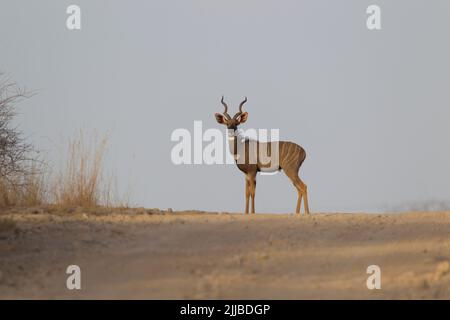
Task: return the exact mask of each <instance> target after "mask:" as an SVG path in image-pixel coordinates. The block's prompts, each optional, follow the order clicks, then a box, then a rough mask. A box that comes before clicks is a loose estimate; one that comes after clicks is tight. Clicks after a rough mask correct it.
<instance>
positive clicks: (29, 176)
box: [0, 162, 46, 207]
mask: <svg viewBox="0 0 450 320" xmlns="http://www.w3.org/2000/svg"><path fill="white" fill-rule="evenodd" d="M44 176H45V174H44V170H43V164H42V163H41V162H34V163H33V164H32V165H30V166H29V168H26V169H25V170H24V171H22V172H20V174H18V175H16V176H14V177H10V178H9V179H8V180H6V179H0V207H7V206H36V205H41V204H43V203H44V202H45V199H46V187H45V179H44Z"/></svg>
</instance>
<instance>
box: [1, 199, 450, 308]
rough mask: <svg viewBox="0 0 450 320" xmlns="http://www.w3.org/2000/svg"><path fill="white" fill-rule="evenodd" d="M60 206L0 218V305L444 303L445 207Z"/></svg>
mask: <svg viewBox="0 0 450 320" xmlns="http://www.w3.org/2000/svg"><path fill="white" fill-rule="evenodd" d="M65 211H66V212H62V211H61V210H58V209H52V208H37V209H14V210H9V211H4V212H2V213H0V298H2V299H5V298H14V299H15V298H32V299H35V298H39V299H41V298H44V299H47V298H51V299H53V298H64V299H71V298H77V299H79V298H95V299H103V298H126V299H132V298H143V299H166V298H175V299H185V298H189V299H190V298H194V299H197V298H207V299H209V298H211V299H214V298H219V299H222V298H232V299H240V298H245V299H259V298H264V299H265V298H269V299H270V298H271V299H305V298H306V299H330V298H337V299H348V298H350V299H359V298H362V299H380V298H381V299H385V298H388V299H400V298H406V299H409V298H419V299H436V298H446V299H450V266H449V262H450V213H449V212H438V213H404V214H383V215H377V214H329V213H327V214H311V215H310V216H300V217H298V216H293V215H260V214H256V215H253V216H244V215H242V214H214V213H201V212H183V213H181V212H180V213H179V212H162V211H159V210H144V209H138V210H127V211H114V212H112V213H111V212H108V210H101V211H103V212H98V210H97V211H91V212H89V211H86V210H82V209H73V210H65ZM67 211H68V212H67ZM72 264H76V265H79V266H80V267H81V272H82V280H81V282H82V290H80V291H69V290H67V289H66V278H67V276H68V275H66V273H65V271H66V267H67V266H68V265H72ZM373 264H375V265H379V266H380V267H381V272H382V280H381V282H382V288H381V290H368V289H367V287H366V279H367V277H368V276H369V275H367V274H366V268H367V266H369V265H373Z"/></svg>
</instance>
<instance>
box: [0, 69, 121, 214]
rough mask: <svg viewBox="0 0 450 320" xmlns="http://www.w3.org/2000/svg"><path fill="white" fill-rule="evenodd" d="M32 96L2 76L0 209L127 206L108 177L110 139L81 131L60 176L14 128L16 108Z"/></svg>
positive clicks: (72, 143) (75, 139) (0, 107)
mask: <svg viewBox="0 0 450 320" xmlns="http://www.w3.org/2000/svg"><path fill="white" fill-rule="evenodd" d="M30 96H31V94H30V93H28V92H27V91H26V90H25V89H22V88H20V87H19V86H18V85H17V84H16V83H14V82H12V81H11V80H10V79H9V78H7V77H4V76H3V75H2V74H0V208H5V207H12V206H38V205H43V204H52V205H57V206H61V207H68V206H72V207H73V206H80V207H96V206H100V205H103V206H112V205H115V206H123V204H122V203H119V200H118V197H117V193H116V192H114V191H115V189H114V186H115V185H114V184H113V183H112V182H113V181H114V179H113V178H109V179H107V178H106V176H105V172H104V156H105V152H106V147H107V138H106V137H103V138H100V139H99V138H98V135H96V134H94V135H89V136H90V137H94V138H93V139H92V140H91V141H88V140H87V139H86V136H87V135H85V134H84V133H83V132H82V131H80V133H79V134H78V135H76V136H75V138H73V139H72V140H70V141H69V143H68V152H67V155H66V156H64V158H65V160H64V164H63V165H62V166H61V168H60V169H58V170H52V169H51V168H52V166H51V165H50V164H49V163H48V161H46V160H45V159H42V158H41V157H39V153H38V152H36V150H35V149H34V148H33V147H32V146H31V145H30V144H28V143H27V142H26V141H25V139H24V138H23V135H22V132H21V131H19V130H18V128H17V127H16V126H15V125H13V123H12V122H13V120H14V117H15V115H16V111H15V108H16V105H17V103H19V102H20V101H21V100H22V99H24V98H28V97H30Z"/></svg>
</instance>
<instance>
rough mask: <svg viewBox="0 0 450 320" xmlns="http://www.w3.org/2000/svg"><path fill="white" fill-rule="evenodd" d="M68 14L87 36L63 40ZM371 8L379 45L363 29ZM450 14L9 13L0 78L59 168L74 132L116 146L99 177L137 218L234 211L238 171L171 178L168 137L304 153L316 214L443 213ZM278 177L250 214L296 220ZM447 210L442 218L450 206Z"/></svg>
mask: <svg viewBox="0 0 450 320" xmlns="http://www.w3.org/2000/svg"><path fill="white" fill-rule="evenodd" d="M70 4H77V5H79V6H80V7H81V12H82V29H81V30H78V31H69V30H67V28H66V24H65V22H66V18H67V14H66V8H67V6H68V5H70ZM370 4H377V5H379V6H380V7H381V19H382V30H378V31H369V30H368V29H367V28H366V18H367V14H366V8H367V7H368V6H369V5H370ZM449 30H450V2H449V1H448V0H442V1H438V0H435V1H412V0H403V1H401V0H397V1H374V0H372V1H362V0H354V1H334V0H328V1H318V0H309V1H299V0H295V1H294V0H292V1H275V0H273V1H263V0H253V1H237V0H232V1H229V0H228V1H211V0H202V1H188V0H180V1H167V0H164V1H162V0H161V1H151V0H150V1H144V0H141V1H137V0H133V1H130V0H127V1H125V0H123V1H112V0H96V1H87V0H85V1H81V0H76V1H61V0H52V1H49V0H40V1H22V0H20V1H18V0H2V1H1V6H0V39H1V47H0V70H2V71H4V72H6V73H7V74H8V75H10V76H11V77H12V78H13V79H14V80H16V81H17V82H18V83H19V84H21V85H23V86H26V87H27V88H29V89H32V90H36V91H37V92H38V94H37V95H36V96H34V97H33V98H32V99H29V100H27V101H25V102H23V103H21V104H20V110H21V112H22V114H21V115H20V118H19V120H20V125H21V128H22V129H23V130H24V131H25V133H26V134H27V135H29V136H30V139H32V141H34V142H35V143H36V144H37V146H38V147H39V148H41V149H43V150H49V156H50V157H51V158H52V160H54V159H56V155H55V152H54V150H55V148H56V147H57V146H61V141H64V139H66V138H67V137H70V136H73V135H74V133H76V131H77V130H78V129H80V128H85V129H86V130H88V131H89V130H93V129H96V130H97V131H98V132H100V133H106V132H109V133H110V148H109V152H108V157H107V162H108V167H109V168H110V169H113V170H114V171H115V172H116V175H117V178H118V182H119V185H120V186H121V189H123V190H129V191H130V192H131V195H132V197H131V200H132V204H135V205H142V206H147V207H160V208H168V207H171V208H173V209H192V208H194V209H204V210H218V211H225V210H231V211H242V210H243V208H244V199H245V198H244V186H245V184H244V175H243V174H242V173H241V172H240V171H239V170H238V169H237V168H236V167H235V166H233V165H212V166H208V165H196V166H194V165H191V166H188V165H182V166H175V165H173V164H172V162H171V159H170V151H171V149H172V147H173V146H174V145H175V143H173V142H171V140H170V135H171V133H172V131H173V130H174V129H176V128H186V129H189V130H190V131H192V130H193V122H194V120H201V121H203V127H204V129H207V128H219V125H218V124H217V123H216V122H215V119H214V113H215V112H218V111H219V112H220V111H222V107H221V105H220V101H219V100H220V96H221V95H222V94H225V95H226V98H227V101H228V103H229V105H230V107H231V106H232V108H233V109H234V110H233V111H235V110H236V108H237V104H239V102H240V100H241V99H242V98H243V96H245V95H246V96H248V103H247V104H246V105H245V108H246V110H247V111H248V112H249V118H248V121H247V124H246V126H245V128H250V127H251V128H267V129H270V128H279V129H280V136H281V138H282V139H286V140H292V141H295V142H297V143H298V144H300V145H302V146H303V147H304V148H305V149H306V152H307V159H306V161H305V163H304V164H303V166H302V169H301V173H300V175H301V177H302V178H303V180H304V181H305V182H306V183H307V184H308V187H309V198H310V208H311V211H313V212H314V211H316V212H317V211H379V210H386V209H387V210H394V209H402V208H408V207H415V208H420V207H421V206H424V205H426V204H429V203H436V202H442V203H443V205H444V206H446V204H447V203H449V204H450V193H449V190H450V170H449V168H450V139H449V137H450V125H449V124H450V40H449V32H448V31H449ZM296 199H297V192H296V190H295V188H294V187H293V186H292V184H291V182H290V181H289V180H288V179H287V178H286V177H285V175H284V173H281V174H277V175H275V176H260V177H258V184H257V190H256V210H257V211H259V212H292V211H294V210H295V205H296ZM448 207H450V205H448Z"/></svg>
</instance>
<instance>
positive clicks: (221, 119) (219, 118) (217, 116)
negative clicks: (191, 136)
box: [214, 113, 227, 124]
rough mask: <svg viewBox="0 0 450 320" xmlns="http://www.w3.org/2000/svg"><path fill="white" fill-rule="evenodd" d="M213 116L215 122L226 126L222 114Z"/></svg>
mask: <svg viewBox="0 0 450 320" xmlns="http://www.w3.org/2000/svg"><path fill="white" fill-rule="evenodd" d="M214 116H215V117H216V120H217V122H218V123H220V124H226V121H227V120H226V118H225V116H224V115H223V114H220V113H216V114H215V115H214Z"/></svg>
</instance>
